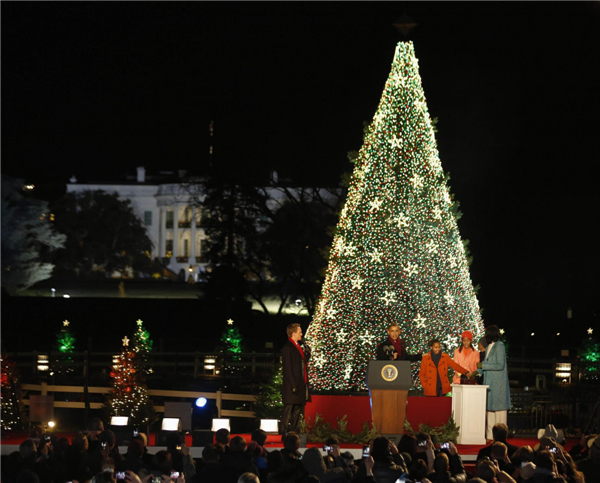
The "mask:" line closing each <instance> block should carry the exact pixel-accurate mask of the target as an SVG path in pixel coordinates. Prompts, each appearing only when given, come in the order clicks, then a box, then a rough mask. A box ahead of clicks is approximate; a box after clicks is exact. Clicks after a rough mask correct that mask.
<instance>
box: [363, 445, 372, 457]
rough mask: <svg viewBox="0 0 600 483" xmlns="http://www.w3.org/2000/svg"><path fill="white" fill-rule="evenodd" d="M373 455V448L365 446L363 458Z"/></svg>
mask: <svg viewBox="0 0 600 483" xmlns="http://www.w3.org/2000/svg"><path fill="white" fill-rule="evenodd" d="M370 455H371V448H370V447H369V446H363V458H368V457H369V456H370Z"/></svg>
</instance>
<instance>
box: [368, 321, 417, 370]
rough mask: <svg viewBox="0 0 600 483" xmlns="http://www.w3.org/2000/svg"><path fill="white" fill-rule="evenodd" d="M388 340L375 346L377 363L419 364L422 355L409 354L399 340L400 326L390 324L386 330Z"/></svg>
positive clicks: (393, 323) (402, 341) (404, 344)
mask: <svg viewBox="0 0 600 483" xmlns="http://www.w3.org/2000/svg"><path fill="white" fill-rule="evenodd" d="M387 333H388V338H387V340H385V341H383V342H382V343H381V344H379V345H378V346H377V360H378V361H410V362H419V361H420V360H421V357H422V354H409V353H408V352H407V350H406V343H405V342H404V340H403V339H401V338H400V326H399V325H398V324H397V323H395V322H392V323H391V324H390V326H389V327H388V329H387Z"/></svg>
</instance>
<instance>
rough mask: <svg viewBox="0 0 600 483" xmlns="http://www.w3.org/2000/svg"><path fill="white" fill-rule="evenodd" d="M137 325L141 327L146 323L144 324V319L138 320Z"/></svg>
mask: <svg viewBox="0 0 600 483" xmlns="http://www.w3.org/2000/svg"><path fill="white" fill-rule="evenodd" d="M135 323H136V324H137V325H138V327H141V326H142V324H143V323H144V322H142V319H137V320H136V322H135Z"/></svg>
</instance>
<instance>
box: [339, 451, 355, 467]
mask: <svg viewBox="0 0 600 483" xmlns="http://www.w3.org/2000/svg"><path fill="white" fill-rule="evenodd" d="M340 456H341V457H342V458H344V460H345V461H346V463H350V464H352V463H353V462H354V456H352V453H350V451H344V452H343V453H342V454H341V455H340Z"/></svg>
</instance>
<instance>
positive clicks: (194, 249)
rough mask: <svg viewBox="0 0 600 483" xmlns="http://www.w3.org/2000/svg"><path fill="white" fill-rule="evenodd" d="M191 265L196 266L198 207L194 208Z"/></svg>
mask: <svg viewBox="0 0 600 483" xmlns="http://www.w3.org/2000/svg"><path fill="white" fill-rule="evenodd" d="M190 238H191V239H190V259H189V260H188V261H189V264H190V265H196V207H195V206H192V225H191V228H190Z"/></svg>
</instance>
